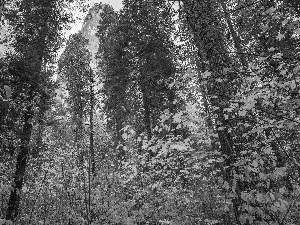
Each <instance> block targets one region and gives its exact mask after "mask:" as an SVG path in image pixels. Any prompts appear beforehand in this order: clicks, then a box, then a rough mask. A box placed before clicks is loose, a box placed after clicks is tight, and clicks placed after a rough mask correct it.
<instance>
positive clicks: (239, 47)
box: [220, 0, 248, 70]
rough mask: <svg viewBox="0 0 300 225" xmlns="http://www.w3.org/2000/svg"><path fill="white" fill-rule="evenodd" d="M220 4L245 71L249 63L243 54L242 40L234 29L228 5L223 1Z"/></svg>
mask: <svg viewBox="0 0 300 225" xmlns="http://www.w3.org/2000/svg"><path fill="white" fill-rule="evenodd" d="M220 3H221V6H222V9H223V12H224V14H225V19H226V22H227V25H228V28H229V31H230V34H231V36H232V39H233V43H234V47H235V49H236V51H237V54H238V58H239V59H240V61H241V64H242V66H243V69H244V70H246V69H247V68H248V62H247V59H246V56H245V54H244V52H243V47H242V44H241V43H242V42H241V39H240V37H239V35H238V34H237V32H236V30H235V29H234V26H233V23H232V20H231V17H230V14H229V12H228V10H227V7H226V4H225V2H224V0H221V1H220Z"/></svg>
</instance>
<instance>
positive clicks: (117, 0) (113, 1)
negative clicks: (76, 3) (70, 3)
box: [66, 0, 122, 37]
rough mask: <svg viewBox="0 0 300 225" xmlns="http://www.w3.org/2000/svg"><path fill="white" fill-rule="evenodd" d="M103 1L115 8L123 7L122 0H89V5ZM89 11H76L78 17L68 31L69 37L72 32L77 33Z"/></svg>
mask: <svg viewBox="0 0 300 225" xmlns="http://www.w3.org/2000/svg"><path fill="white" fill-rule="evenodd" d="M100 2H102V3H103V4H110V5H112V7H113V8H114V10H116V11H118V10H120V9H121V8H122V0H89V1H87V5H90V6H91V7H92V6H93V5H94V4H95V3H100ZM86 14H87V12H85V13H82V12H79V11H78V12H74V16H75V17H77V18H78V19H77V20H76V22H75V24H74V25H72V28H71V30H70V31H67V32H66V35H67V37H68V36H69V35H71V34H74V33H76V32H77V31H79V30H80V29H81V26H82V22H83V19H84V17H85V16H86Z"/></svg>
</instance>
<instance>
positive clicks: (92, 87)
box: [90, 68, 96, 177]
mask: <svg viewBox="0 0 300 225" xmlns="http://www.w3.org/2000/svg"><path fill="white" fill-rule="evenodd" d="M90 157H91V164H92V165H91V167H92V175H93V177H95V176H96V173H95V151H94V79H93V70H92V68H90Z"/></svg>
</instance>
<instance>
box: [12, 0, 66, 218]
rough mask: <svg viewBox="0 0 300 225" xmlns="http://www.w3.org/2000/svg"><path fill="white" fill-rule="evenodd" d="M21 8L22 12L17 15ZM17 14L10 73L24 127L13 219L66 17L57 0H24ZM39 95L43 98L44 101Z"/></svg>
mask: <svg viewBox="0 0 300 225" xmlns="http://www.w3.org/2000/svg"><path fill="white" fill-rule="evenodd" d="M17 11H19V12H20V14H18V15H17ZM15 13H16V14H15V15H14V17H13V18H12V23H13V26H14V29H15V32H16V43H15V45H14V49H15V51H16V55H14V56H13V57H12V59H10V63H9V66H8V73H9V80H10V85H11V88H12V90H13V93H14V94H13V96H12V98H13V100H14V101H15V103H18V104H20V108H19V109H18V110H20V111H19V112H20V114H19V115H20V119H21V121H22V126H21V128H20V129H21V130H20V132H21V135H20V148H19V153H18V156H17V162H16V171H15V174H14V185H13V189H12V191H11V194H10V198H9V202H8V208H7V214H6V219H7V220H11V221H15V220H16V219H17V215H18V209H19V205H20V195H21V191H22V186H23V183H24V176H25V171H26V167H27V161H28V156H29V152H30V139H31V133H32V120H33V118H34V108H35V104H43V101H46V102H47V98H48V97H50V96H49V94H48V90H47V87H50V84H51V81H50V75H49V73H47V71H46V70H45V69H44V68H46V66H47V62H49V61H50V60H51V58H52V57H53V55H54V51H55V50H57V47H58V45H57V44H58V43H59V41H60V36H59V32H60V30H61V28H62V26H63V24H64V21H65V19H66V17H64V15H63V14H62V11H61V9H60V8H59V6H58V2H57V1H34V0H24V1H21V3H20V8H19V9H18V10H16V11H15ZM16 84H18V85H16ZM20 84H21V85H20ZM37 98H40V99H41V100H40V102H39V101H38V100H37Z"/></svg>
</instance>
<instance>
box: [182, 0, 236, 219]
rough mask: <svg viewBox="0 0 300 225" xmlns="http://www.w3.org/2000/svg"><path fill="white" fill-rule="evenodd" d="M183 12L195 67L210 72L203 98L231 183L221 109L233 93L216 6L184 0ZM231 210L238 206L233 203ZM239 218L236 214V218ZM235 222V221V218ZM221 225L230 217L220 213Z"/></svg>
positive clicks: (230, 150) (229, 146)
mask: <svg viewBox="0 0 300 225" xmlns="http://www.w3.org/2000/svg"><path fill="white" fill-rule="evenodd" d="M182 2H183V10H184V13H185V17H186V21H187V24H188V26H189V28H190V30H191V31H192V33H193V36H194V42H195V45H196V47H197V48H198V54H199V61H200V63H199V67H200V69H201V70H202V71H206V70H209V71H211V73H212V74H211V76H210V77H209V78H208V80H207V85H206V88H207V91H206V94H207V98H208V99H209V100H208V101H209V103H210V104H211V106H212V108H214V109H215V110H214V111H213V112H212V113H214V114H215V116H216V120H215V124H216V125H215V128H216V130H217V134H218V139H219V143H220V147H219V149H220V152H221V153H222V155H223V156H224V158H225V161H224V165H223V179H224V181H226V182H228V183H229V184H231V183H232V177H231V170H232V166H233V162H234V143H233V140H232V135H231V133H230V132H229V130H228V121H227V119H225V118H226V117H225V115H226V113H225V111H224V109H225V108H226V107H228V105H229V100H230V96H232V95H233V94H234V87H233V86H232V84H231V82H232V81H234V80H235V78H236V77H235V75H234V74H232V73H225V72H224V69H225V68H228V67H230V65H231V59H230V57H229V56H228V55H227V54H226V52H227V49H226V47H225V41H224V37H223V34H222V31H221V28H220V27H221V26H220V22H219V19H218V17H217V16H216V15H217V10H216V9H217V4H216V2H215V1H213V0H204V1H195V0H194V1H188V0H184V1H182ZM233 203H234V205H235V208H237V207H238V205H236V202H235V201H233ZM236 217H239V215H236ZM236 220H237V222H238V223H239V221H238V218H236ZM223 223H224V224H225V225H229V224H231V219H230V216H229V215H227V214H224V219H223Z"/></svg>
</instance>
